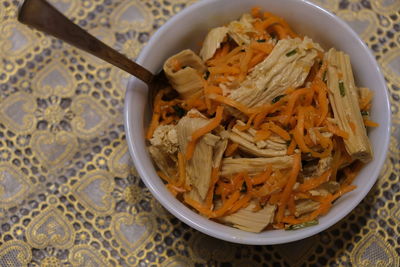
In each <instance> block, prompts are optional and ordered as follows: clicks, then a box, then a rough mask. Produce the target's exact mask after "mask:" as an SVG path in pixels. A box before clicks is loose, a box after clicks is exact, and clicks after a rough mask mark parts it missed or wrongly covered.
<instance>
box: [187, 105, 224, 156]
mask: <svg viewBox="0 0 400 267" xmlns="http://www.w3.org/2000/svg"><path fill="white" fill-rule="evenodd" d="M223 111H224V107H223V106H218V107H217V112H216V115H215V118H214V119H212V120H211V121H210V122H209V123H207V124H206V125H205V126H203V127H201V128H199V129H197V130H196V131H194V132H193V134H192V139H191V140H190V142H189V143H188V145H187V149H186V160H190V159H191V158H192V156H193V152H194V149H195V147H196V143H197V140H198V139H199V138H200V137H202V136H203V135H205V134H206V133H209V132H211V131H212V130H214V129H215V128H217V127H218V125H220V123H221V120H222V113H223Z"/></svg>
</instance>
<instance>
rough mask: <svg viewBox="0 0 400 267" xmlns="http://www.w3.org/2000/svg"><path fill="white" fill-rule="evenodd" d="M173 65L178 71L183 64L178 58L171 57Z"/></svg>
mask: <svg viewBox="0 0 400 267" xmlns="http://www.w3.org/2000/svg"><path fill="white" fill-rule="evenodd" d="M171 67H172V69H173V70H174V71H178V70H180V69H181V68H182V64H181V63H180V62H179V61H178V60H177V59H176V58H173V59H171Z"/></svg>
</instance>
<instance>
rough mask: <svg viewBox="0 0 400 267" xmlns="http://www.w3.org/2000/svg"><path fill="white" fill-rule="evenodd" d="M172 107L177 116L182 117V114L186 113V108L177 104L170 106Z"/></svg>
mask: <svg viewBox="0 0 400 267" xmlns="http://www.w3.org/2000/svg"><path fill="white" fill-rule="evenodd" d="M172 108H173V109H174V110H175V112H176V114H177V115H178V117H179V118H182V117H183V116H185V115H186V110H184V109H183V108H181V107H180V106H178V105H175V106H172Z"/></svg>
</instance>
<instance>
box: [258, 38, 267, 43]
mask: <svg viewBox="0 0 400 267" xmlns="http://www.w3.org/2000/svg"><path fill="white" fill-rule="evenodd" d="M265 41H266V40H265V39H259V40H257V42H259V43H265Z"/></svg>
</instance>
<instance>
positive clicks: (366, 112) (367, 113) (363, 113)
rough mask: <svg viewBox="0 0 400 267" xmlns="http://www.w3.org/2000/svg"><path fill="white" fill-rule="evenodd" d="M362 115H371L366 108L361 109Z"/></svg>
mask: <svg viewBox="0 0 400 267" xmlns="http://www.w3.org/2000/svg"><path fill="white" fill-rule="evenodd" d="M361 115H363V116H369V112H368V111H366V110H362V111H361Z"/></svg>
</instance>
